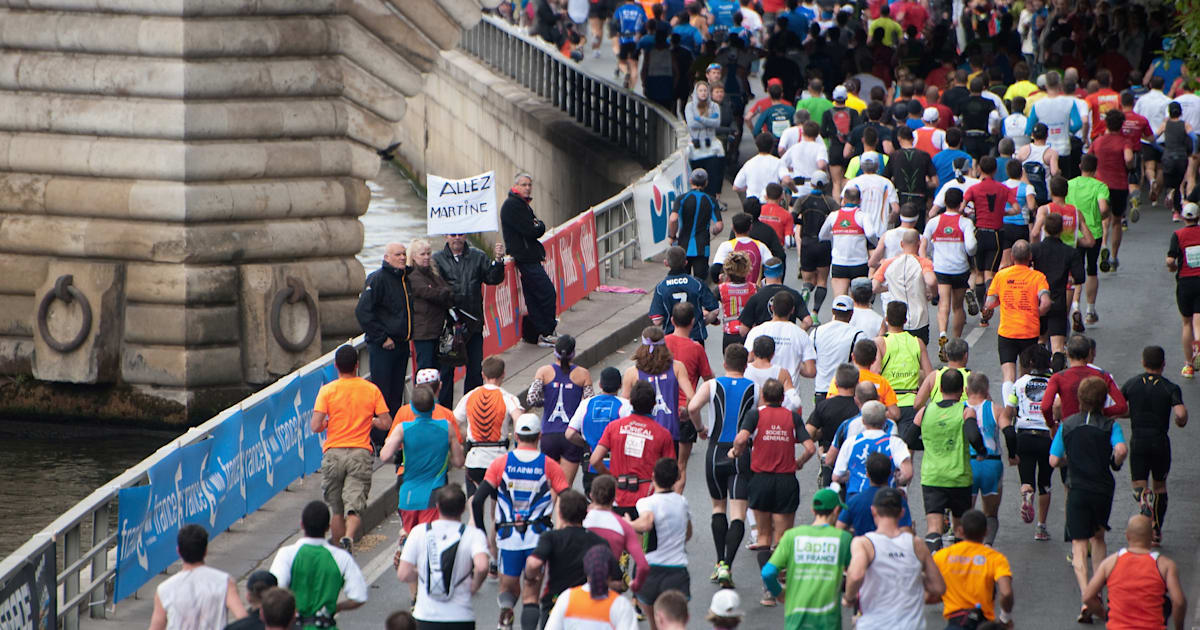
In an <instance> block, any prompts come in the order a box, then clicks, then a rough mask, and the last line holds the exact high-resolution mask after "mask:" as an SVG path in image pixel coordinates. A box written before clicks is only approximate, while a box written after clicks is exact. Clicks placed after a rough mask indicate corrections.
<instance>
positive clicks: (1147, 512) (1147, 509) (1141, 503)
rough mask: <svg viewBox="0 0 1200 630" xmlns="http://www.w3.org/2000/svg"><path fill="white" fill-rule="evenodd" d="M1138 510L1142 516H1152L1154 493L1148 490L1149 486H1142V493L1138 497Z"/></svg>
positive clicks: (1151, 517)
mask: <svg viewBox="0 0 1200 630" xmlns="http://www.w3.org/2000/svg"><path fill="white" fill-rule="evenodd" d="M1138 510H1140V511H1141V513H1142V516H1145V517H1146V518H1150V519H1153V518H1154V493H1153V492H1150V489H1149V488H1143V489H1142V494H1141V496H1140V497H1138Z"/></svg>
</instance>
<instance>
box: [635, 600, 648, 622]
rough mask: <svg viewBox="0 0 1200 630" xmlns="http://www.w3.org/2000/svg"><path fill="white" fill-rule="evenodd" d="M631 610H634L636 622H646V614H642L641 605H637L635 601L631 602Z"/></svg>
mask: <svg viewBox="0 0 1200 630" xmlns="http://www.w3.org/2000/svg"><path fill="white" fill-rule="evenodd" d="M633 610H634V612H636V613H637V620H638V621H645V620H646V613H644V612H642V605H641V604H639V603H638V602H636V601H635V602H633Z"/></svg>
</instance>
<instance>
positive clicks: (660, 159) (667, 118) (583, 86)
mask: <svg viewBox="0 0 1200 630" xmlns="http://www.w3.org/2000/svg"><path fill="white" fill-rule="evenodd" d="M459 47H460V48H462V49H463V50H464V51H466V52H468V53H470V54H471V55H473V56H474V57H476V58H478V59H479V60H481V61H483V62H484V63H486V64H488V65H489V66H491V68H492V69H493V70H494V71H496V72H498V73H499V74H501V75H504V76H507V77H509V78H510V79H513V80H515V81H516V82H517V83H519V84H520V85H522V86H524V87H525V88H526V89H528V90H530V91H532V92H533V93H534V94H537V95H538V96H539V97H541V98H544V99H546V100H547V101H549V102H550V103H551V104H553V105H554V106H555V107H558V108H559V109H560V110H562V111H563V112H564V113H566V114H567V115H568V116H571V117H572V118H573V119H575V121H576V122H577V123H579V124H581V125H583V126H584V127H586V128H588V129H589V130H591V131H592V132H593V133H595V134H596V135H597V136H599V137H601V138H603V139H605V140H607V141H609V142H611V143H613V144H614V145H616V146H618V147H620V148H622V149H625V150H626V151H629V152H630V153H632V154H633V155H635V156H636V157H637V158H638V160H639V161H641V162H642V163H643V164H644V165H647V166H653V168H652V169H651V170H650V171H649V172H647V173H646V174H645V175H643V176H642V177H641V178H639V179H638V180H637V181H636V182H633V183H632V184H630V185H629V186H627V187H626V188H625V189H624V190H622V191H621V192H619V193H617V194H615V195H613V196H612V197H609V198H608V199H605V200H604V201H602V202H600V203H598V204H596V205H595V206H593V207H592V208H591V211H592V212H593V213H594V214H595V217H596V246H597V256H598V259H599V264H600V282H601V284H603V283H605V282H607V281H608V280H609V279H611V278H619V277H620V276H621V270H622V269H623V268H625V267H629V266H631V265H632V264H633V262H634V261H635V260H637V259H638V258H639V250H638V232H637V216H636V210H635V204H634V190H635V189H636V188H637V187H638V186H640V185H642V184H645V183H647V182H650V181H651V180H653V179H654V177H655V176H657V175H658V174H659V173H660V172H661V170H662V165H663V163H664V162H666V161H667V160H670V159H671V158H673V157H675V156H676V155H677V154H680V153H681V152H683V151H685V150H686V147H687V142H688V134H687V128H686V127H685V126H684V124H683V122H682V121H680V120H679V119H678V118H676V117H675V116H674V115H673V114H672V113H671V112H668V111H667V110H666V109H663V107H661V106H660V105H658V104H656V103H653V102H651V101H648V100H646V99H645V98H643V97H642V96H640V95H638V94H636V93H635V92H633V91H632V90H629V89H627V88H625V87H623V86H621V85H619V84H617V83H615V82H613V81H611V80H609V79H606V78H604V77H600V76H597V75H595V74H592V73H590V72H588V71H587V70H585V69H583V68H582V67H580V66H579V65H578V64H577V63H576V62H574V61H572V60H571V59H568V58H567V57H565V56H563V54H562V53H561V52H559V51H558V50H557V49H556V48H554V46H552V45H550V44H549V43H547V42H545V41H542V40H541V39H538V38H534V37H531V36H528V35H525V34H524V33H522V32H521V30H520V29H518V28H516V27H514V26H512V25H511V24H508V23H507V22H505V21H503V20H501V19H498V18H496V17H493V16H484V17H483V19H482V20H481V21H480V22H479V24H478V25H476V26H475V27H474V28H472V29H470V30H467V31H464V32H463V37H462V40H461V41H460V43H459Z"/></svg>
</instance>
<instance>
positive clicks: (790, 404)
mask: <svg viewBox="0 0 1200 630" xmlns="http://www.w3.org/2000/svg"><path fill="white" fill-rule="evenodd" d="M781 371H786V370H784V369H783V368H781V367H779V366H776V365H771V366H768V367H765V368H760V367H754V366H753V365H747V366H746V371H745V372H742V376H745V377H746V378H748V379H750V380H752V381H754V385H755V387H757V388H758V391H759V392H760V393H761V392H762V388H763V384H765V383H766V382H767V380H768V379H772V378H773V379H775V380H779V374H780V372H781ZM788 376H791V374H790V373H789V374H788ZM780 382H782V381H780ZM802 406H803V403H802V402H801V401H800V394H798V393H797V392H796V387H795V385H793V386H792V388H791V389H789V390H787V391H785V392H783V407H784V408H785V409H791V410H792V411H800V409H801V408H802Z"/></svg>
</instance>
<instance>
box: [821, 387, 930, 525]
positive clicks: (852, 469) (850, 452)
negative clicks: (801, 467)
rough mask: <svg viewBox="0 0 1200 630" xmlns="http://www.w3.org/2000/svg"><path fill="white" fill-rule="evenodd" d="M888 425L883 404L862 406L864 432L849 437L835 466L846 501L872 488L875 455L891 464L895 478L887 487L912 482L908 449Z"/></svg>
mask: <svg viewBox="0 0 1200 630" xmlns="http://www.w3.org/2000/svg"><path fill="white" fill-rule="evenodd" d="M860 386H861V384H860ZM886 423H888V420H887V418H886V417H885V416H884V406H883V403H881V402H879V401H877V400H869V401H866V402H863V404H862V430H861V431H860V432H859V433H858V434H857V435H852V436H849V437H847V439H846V441H845V442H844V443H843V444H842V446H841V449H840V450H839V451H838V454H837V462H836V463H835V464H834V466H833V480H834V481H836V482H838V483H839V484H842V487H843V488H844V489H845V491H846V500H847V501H851V500H853V499H854V495H856V494H858V493H859V492H862V491H864V490H866V489H867V488H868V487H870V485H871V484H870V478H869V477H868V475H867V458H869V457H870V456H871V455H872V454H874V453H883V454H884V455H887V456H888V458H889V459H891V461H892V470H893V474H892V476H891V479H890V481H891V483H889V484H888V485H894V486H895V487H901V488H903V487H904V486H905V485H907V484H908V482H909V481H910V480H912V477H913V464H912V456H911V455H910V454H909V452H908V446H907V445H905V443H904V440H902V439H900V438H899V437H897V436H896V434H895V431H894V427H891V428H889V427H887V426H886Z"/></svg>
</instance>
